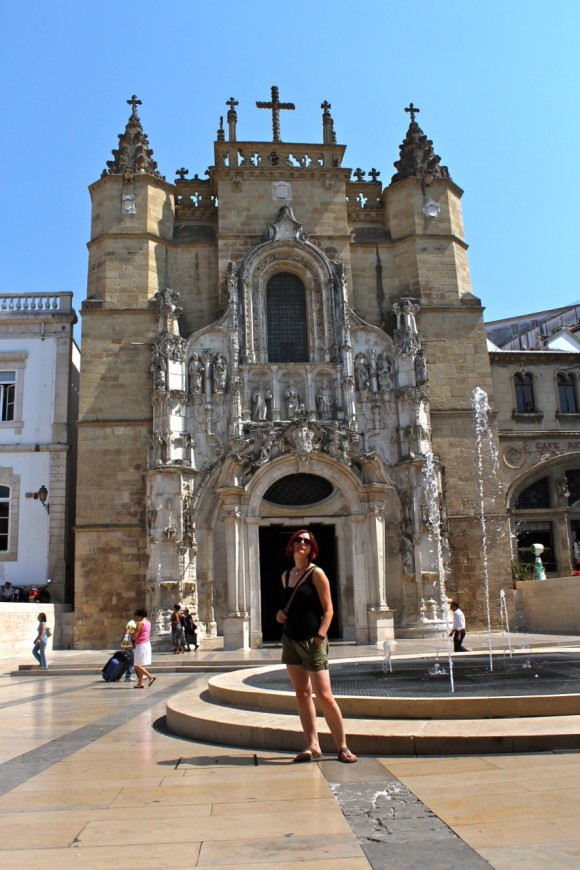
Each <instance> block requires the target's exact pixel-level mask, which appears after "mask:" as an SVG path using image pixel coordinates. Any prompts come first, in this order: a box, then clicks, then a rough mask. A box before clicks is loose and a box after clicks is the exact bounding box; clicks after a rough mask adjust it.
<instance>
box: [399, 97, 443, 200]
mask: <svg viewBox="0 0 580 870" xmlns="http://www.w3.org/2000/svg"><path fill="white" fill-rule="evenodd" d="M405 111H406V112H409V113H410V115H411V123H410V124H409V129H408V130H407V135H406V136H405V138H404V140H403V142H402V143H401V146H400V157H399V159H398V160H397V161H396V162H395V163H394V164H393V165H394V167H395V169H396V170H397V172H396V173H395V175H393V178H392V181H393V183H394V182H397V181H403V179H405V178H422V179H425V180H426V181H430V180H431V179H433V178H451V176H450V175H449V170H448V169H447V167H446V166H441V158H440V157H439V155H438V154H435V151H434V150H433V142H432V141H431V139H427V136H426V135H425V133H423V131H422V130H421V128H420V127H419V125H418V124H417V122H416V121H415V115H416V114H417V113H418V112H419V111H420V109H417V108H416V107H415V106H414V105H413V103H410V104H409V106H408V108H406V109H405Z"/></svg>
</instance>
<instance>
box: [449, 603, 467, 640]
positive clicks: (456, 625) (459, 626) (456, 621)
mask: <svg viewBox="0 0 580 870" xmlns="http://www.w3.org/2000/svg"><path fill="white" fill-rule="evenodd" d="M449 606H450V608H451V610H452V611H453V628H452V629H451V631H450V632H449V637H453V652H467V650H466V649H465V647H464V646H463V638H464V637H465V616H464V615H463V611H462V610H461V609H460V607H459V604H458V603H457V601H452V602H451V604H450V605H449Z"/></svg>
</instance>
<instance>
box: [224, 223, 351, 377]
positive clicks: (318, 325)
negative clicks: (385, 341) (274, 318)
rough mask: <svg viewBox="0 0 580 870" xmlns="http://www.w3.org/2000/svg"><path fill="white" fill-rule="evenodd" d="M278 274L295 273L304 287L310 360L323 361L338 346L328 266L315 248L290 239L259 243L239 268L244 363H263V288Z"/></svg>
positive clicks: (331, 274) (331, 271)
mask: <svg viewBox="0 0 580 870" xmlns="http://www.w3.org/2000/svg"><path fill="white" fill-rule="evenodd" d="M281 272H288V273H290V274H291V275H295V276H296V277H297V278H299V279H300V281H301V282H302V284H303V285H304V290H305V296H306V321H307V336H308V347H309V356H310V362H324V361H328V360H329V350H328V349H329V348H331V347H332V346H333V345H335V344H336V343H337V341H336V336H334V335H333V329H334V328H335V324H336V316H335V313H336V312H335V311H334V310H333V309H335V307H336V305H335V301H334V300H335V292H334V291H335V277H334V269H333V264H332V263H331V261H330V260H328V258H327V257H326V256H325V255H324V254H323V253H322V251H320V250H318V248H316V247H315V246H314V245H312V244H310V243H309V242H304V241H298V240H294V239H284V240H281V241H271V242H265V243H263V244H261V245H258V246H257V247H256V248H254V249H253V251H251V252H250V253H249V254H248V256H247V257H246V258H245V260H244V261H243V262H242V264H241V267H240V270H239V273H240V277H241V281H242V293H243V306H244V310H245V312H246V324H245V327H246V336H245V341H246V351H247V355H248V361H249V362H268V358H267V356H268V353H267V348H268V340H267V319H266V310H267V307H266V300H267V286H268V282H269V281H270V279H271V278H273V277H274V276H275V275H277V274H279V273H281Z"/></svg>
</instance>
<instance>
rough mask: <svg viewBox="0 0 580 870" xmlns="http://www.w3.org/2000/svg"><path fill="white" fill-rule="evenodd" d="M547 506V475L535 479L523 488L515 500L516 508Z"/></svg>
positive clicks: (529, 508)
mask: <svg viewBox="0 0 580 870" xmlns="http://www.w3.org/2000/svg"><path fill="white" fill-rule="evenodd" d="M549 507H551V504H550V482H549V480H548V478H547V477H542V478H541V479H540V480H536V481H535V483H532V484H531V485H530V486H528V487H527V489H524V491H523V492H521V493H520V494H519V496H518V499H517V501H516V510H537V509H538V508H549Z"/></svg>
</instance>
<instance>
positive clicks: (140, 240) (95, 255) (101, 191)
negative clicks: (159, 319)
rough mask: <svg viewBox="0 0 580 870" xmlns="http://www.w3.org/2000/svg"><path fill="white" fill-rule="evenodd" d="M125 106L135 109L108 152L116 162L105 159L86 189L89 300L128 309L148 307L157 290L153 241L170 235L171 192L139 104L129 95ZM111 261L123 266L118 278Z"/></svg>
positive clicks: (172, 205) (172, 220)
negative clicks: (88, 196) (145, 129)
mask: <svg viewBox="0 0 580 870" xmlns="http://www.w3.org/2000/svg"><path fill="white" fill-rule="evenodd" d="M127 102H128V103H129V105H131V106H132V107H133V111H132V112H131V116H130V118H129V121H128V122H127V126H126V128H125V132H124V133H122V134H120V136H119V148H117V149H115V150H114V151H113V152H112V153H113V155H114V160H109V161H107V167H108V168H107V169H105V171H104V172H103V173H102V175H101V178H100V179H99V181H97V182H96V183H95V184H93V185H91V187H90V193H91V200H92V221H91V242H90V245H89V255H90V269H89V287H88V299H89V300H94V301H99V302H107V303H112V304H114V305H118V306H119V307H128V308H129V307H132V306H133V305H135V304H146V303H147V301H148V299H150V298H151V297H152V296H153V295H154V293H155V292H156V291H157V290H158V289H159V279H158V277H157V275H156V270H157V260H156V258H157V257H158V254H159V252H158V249H156V248H155V246H153V245H152V240H153V239H155V238H157V239H159V240H163V241H169V240H170V239H171V238H172V237H173V225H174V215H175V205H174V192H175V188H174V187H173V185H171V184H168V183H167V181H166V180H165V177H164V176H163V175H161V174H160V173H159V172H158V170H157V163H156V162H155V160H153V157H152V155H153V150H152V149H151V148H150V147H149V140H148V138H147V135H146V133H144V132H143V127H142V125H141V120H140V118H139V116H138V114H137V106H138V105H141V100H138V99H137V97H135V96H133V97H132V98H131V99H130V100H127ZM113 236H114V237H113ZM123 236H124V237H125V238H124V239H123V238H122V237H123ZM128 236H130V237H131V238H130V241H129V240H128V239H127V237H128ZM114 249H117V251H116V252H115V251H114ZM123 261H124V262H123ZM113 263H117V264H118V265H120V264H121V263H123V266H122V267H121V269H120V271H119V274H114V273H113V272H112V271H111V269H112V268H113V266H112V264H113ZM114 268H117V267H114Z"/></svg>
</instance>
